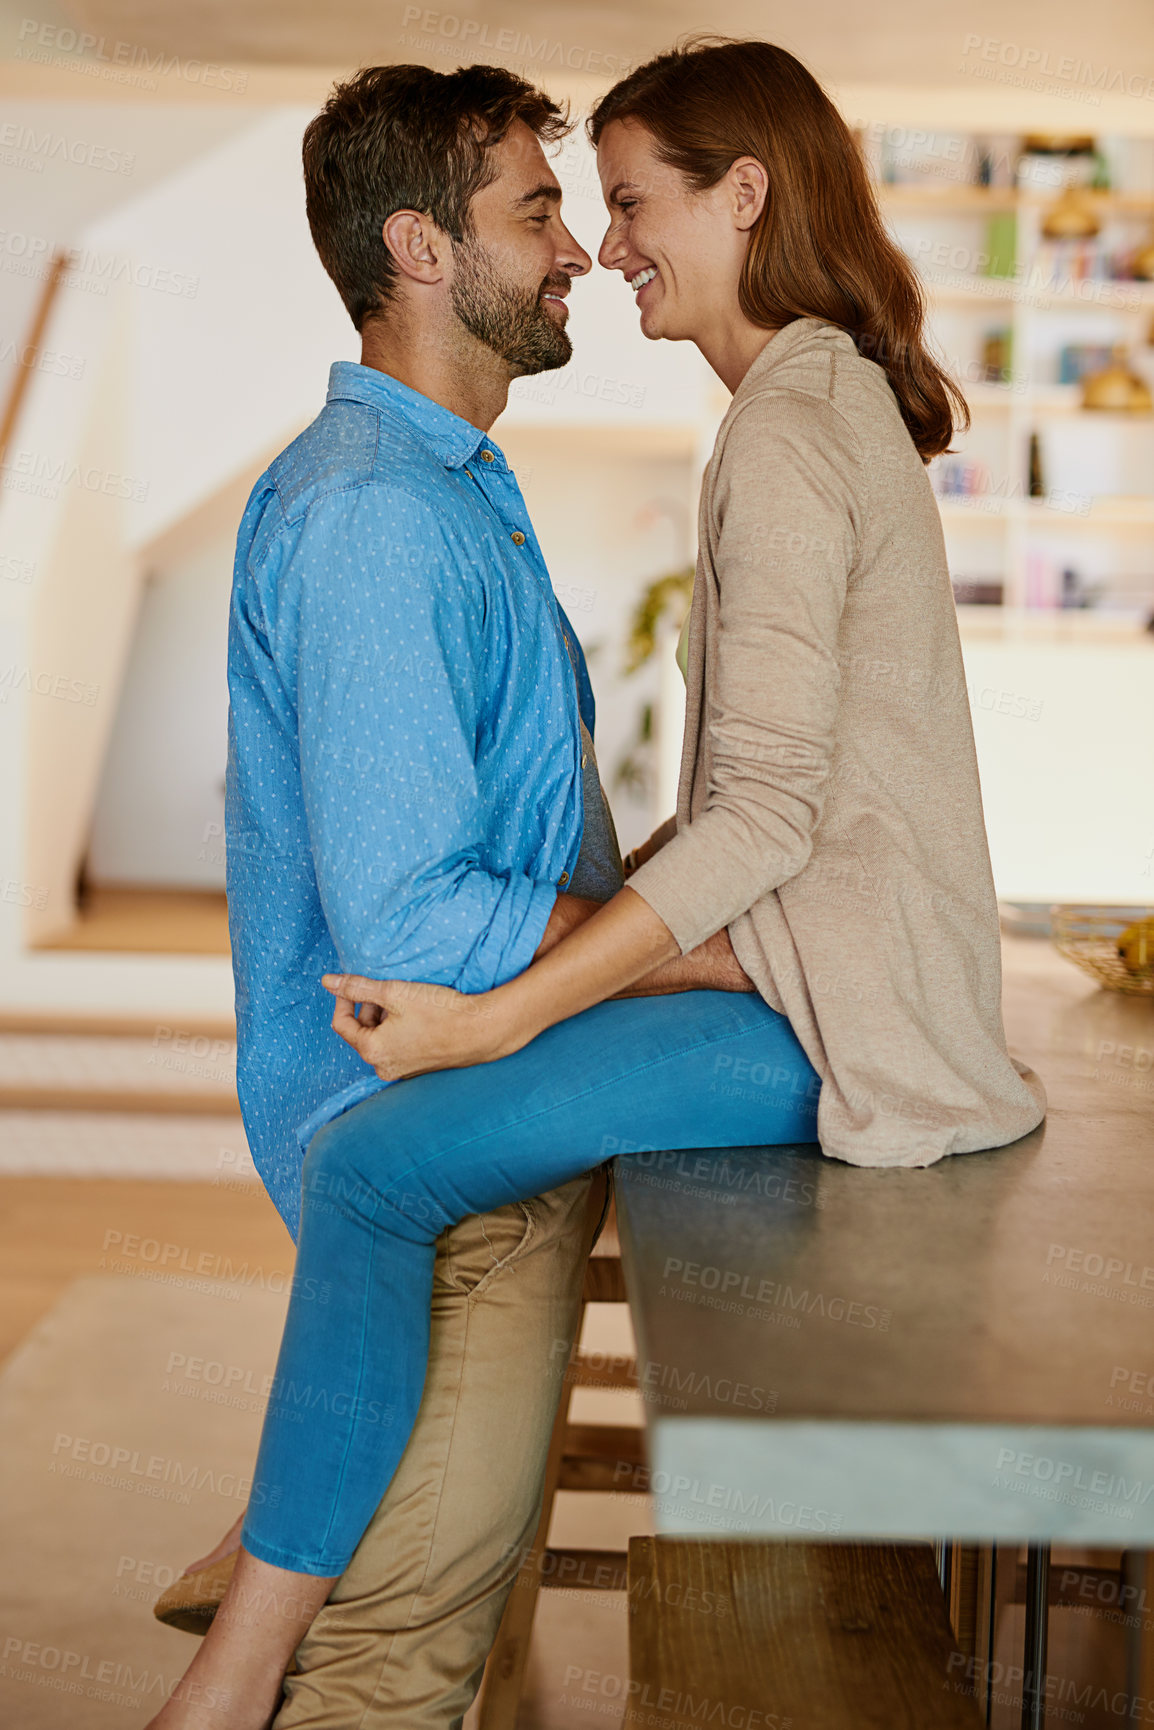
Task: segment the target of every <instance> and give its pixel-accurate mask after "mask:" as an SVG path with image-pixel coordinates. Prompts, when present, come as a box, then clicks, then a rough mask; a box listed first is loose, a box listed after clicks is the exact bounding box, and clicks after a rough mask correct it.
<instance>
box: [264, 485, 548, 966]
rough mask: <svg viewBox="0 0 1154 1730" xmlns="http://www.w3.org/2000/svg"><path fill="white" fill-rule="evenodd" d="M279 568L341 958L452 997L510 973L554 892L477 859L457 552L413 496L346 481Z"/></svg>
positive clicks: (537, 933)
mask: <svg viewBox="0 0 1154 1730" xmlns="http://www.w3.org/2000/svg"><path fill="white" fill-rule="evenodd" d="M291 567H292V568H291V573H287V574H288V575H289V576H290V577H291V584H292V587H293V589H294V590H295V593H296V595H297V597H298V611H297V616H296V618H295V621H294V625H295V629H294V630H293V632H292V636H293V643H294V659H295V666H294V667H293V668H291V669H288V672H289V675H290V688H295V693H296V703H297V723H298V742H299V753H300V776H301V785H302V790H303V795H304V805H305V815H306V819H307V824H308V831H309V838H310V844H311V848H312V856H313V862H314V869H315V872H316V878H317V885H318V889H319V892H320V898H321V903H322V906H323V909H324V914H325V919H326V921H327V923H328V927H329V930H330V932H331V934H332V938H333V942H334V944H335V946H336V949H337V953H338V955H339V957H340V965H341V967H342V968H343V969H344V970H346V971H348V972H353V973H362V974H365V975H366V976H369V977H374V978H390V979H421V980H428V981H430V982H432V983H434V984H441V985H451V986H454V987H456V988H457V989H458V990H460V991H467V992H478V991H486V990H489V989H490V988H491V987H492V986H494V985H497V984H501V983H503V982H504V981H505V980H507V979H511V978H512V977H513V976H514V975H515V974H517V973H520V972H522V971H523V970H524V968H526V967H527V966H528V965H529V963H530V962H531V960H532V959H533V954H534V951H535V950H536V948H537V945H538V943H539V942H540V940H541V936H542V933H543V932H544V929H545V926H546V924H547V922H548V918H549V914H550V911H551V910H552V907H553V903H554V900H555V898H556V889H555V887H554V885H553V884H552V883H547V882H539V881H535V880H534V879H533V878H532V877H530V876H527V875H525V874H524V873H523V872H522V871H520V870H517V869H499V870H498V869H493V868H492V861H487V860H486V859H485V858H484V857H483V854H482V849H481V844H480V839H479V838H480V836H481V835H482V833H483V829H484V823H483V810H482V801H481V798H480V792H479V787H478V779H477V765H476V755H477V739H478V735H479V732H480V730H481V728H482V726H483V723H484V715H483V713H482V712H481V705H482V703H483V697H482V696H481V693H483V692H484V691H485V689H486V688H487V683H488V682H487V680H486V679H485V678H483V677H482V669H483V667H484V657H485V653H486V638H485V628H484V627H485V613H486V596H485V589H484V583H483V578H482V574H481V572H480V570H479V569H478V567H477V562H476V553H475V549H474V550H473V551H472V553H471V552H470V550H469V549H467V548H465V547H463V546H461V545H459V544H458V543H457V541H456V540H455V539H454V537H453V535H452V532H451V530H450V529H449V528H447V527H446V525H445V523H444V522H443V520H442V519H441V518H440V517H439V516H438V514H437V513H436V512H435V511H434V510H432V509H431V508H430V507H429V506H428V505H426V504H423V503H421V502H420V501H418V500H416V499H408V498H400V499H398V497H397V494H396V492H395V490H394V489H386V488H379V487H361V488H357V489H351V490H350V491H349V492H347V493H344V494H340V495H338V496H337V497H335V498H329V499H326V500H324V501H322V503H321V504H320V505H319V506H316V507H314V509H313V511H312V512H310V520H309V522H308V523H307V524H306V527H305V530H304V532H303V533H302V534H301V536H300V538H299V540H298V542H297V545H296V548H295V550H294V554H293V558H292V561H291ZM283 581H284V579H283V578H282V584H283Z"/></svg>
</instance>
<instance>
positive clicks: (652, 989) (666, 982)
mask: <svg viewBox="0 0 1154 1730" xmlns="http://www.w3.org/2000/svg"><path fill="white" fill-rule="evenodd" d="M756 990H757V986H756V985H755V984H754V983H753V980H752V979H751V978H750V977H749V975H748V973H746V971H745V969H744V968H743V967H742V965H741V962H740V961H739V960H738V959H737V956H736V955H735V954H734V953H733V944H732V943H731V942H730V940H729V932H728V931H726V930H724V929H723V930H721V931H715V932H714V934H713V936H712V937H707V938H706V940H705V942H704V943H699V944H698V946H697V948H696V949H691V950H690V951H689V953H688V955H677V956H675V957H674V959H673V960H672V961H666V962H663V963H662V965H661V966H660V967H655V968H654V969H653V972H652V973H647V974H646V975H645V977H644V978H643V979H639V980H638V981H637V983H636V985H631V986H630V987H629V988H628V990H626V991H619V992H618V993H617V995H618V996H619V997H666V996H668V995H669V994H670V993H671V992H673V991H756Z"/></svg>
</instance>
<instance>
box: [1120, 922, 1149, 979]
mask: <svg viewBox="0 0 1154 1730" xmlns="http://www.w3.org/2000/svg"><path fill="white" fill-rule="evenodd" d="M1118 953H1119V955H1120V956H1121V957H1122V962H1123V965H1124V966H1125V968H1126V970H1127V972H1128V973H1133V974H1136V975H1137V976H1138V977H1139V978H1144V979H1149V978H1151V977H1154V914H1152V915H1150V917H1149V918H1146V919H1139V920H1137V921H1136V923H1135V924H1133V925H1128V926H1127V927H1126V929H1125V931H1123V933H1122V935H1121V936H1120V937H1119V939H1118Z"/></svg>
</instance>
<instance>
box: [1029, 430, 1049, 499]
mask: <svg viewBox="0 0 1154 1730" xmlns="http://www.w3.org/2000/svg"><path fill="white" fill-rule="evenodd" d="M1026 491H1027V492H1028V493H1029V495H1030V497H1031V498H1032V499H1044V498H1045V496H1046V480H1045V476H1044V475H1043V473H1042V441H1041V440H1040V439H1039V437H1038V434H1037V432H1032V433H1031V434H1030V472H1029V478H1028V482H1027V486H1026Z"/></svg>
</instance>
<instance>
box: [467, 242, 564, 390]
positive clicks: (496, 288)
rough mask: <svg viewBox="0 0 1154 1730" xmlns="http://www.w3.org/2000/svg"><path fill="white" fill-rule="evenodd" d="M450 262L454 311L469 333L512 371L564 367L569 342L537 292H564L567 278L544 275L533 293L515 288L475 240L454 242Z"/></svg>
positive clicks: (518, 373) (533, 370)
mask: <svg viewBox="0 0 1154 1730" xmlns="http://www.w3.org/2000/svg"><path fill="white" fill-rule="evenodd" d="M453 260H454V270H453V285H452V303H453V311H454V312H455V313H456V315H457V317H458V318H459V319H460V321H461V323H462V324H463V325H464V327H465V329H466V330H467V331H468V332H469V334H470V336H474V337H476V339H477V341H478V342H483V343H484V344H485V346H486V348H491V349H492V350H493V353H494V354H499V355H500V357H501V359H502V360H504V361H507V362H508V364H509V365H510V366H511V367H512V368H513V371H514V374H515V375H519V376H522V377H523V376H524V375H526V374H527V373H534V372H549V371H550V370H551V369H552V368H554V367H558V366H564V365H565V363H566V361H567V360H569V359H570V357H571V356H572V353H573V344H572V343H571V342H570V341H569V337H568V334H567V333H566V331H565V330H564V329H563V327H562V326H561V325H559V324H557V323H556V321H555V320H554V318H553V316H552V314H551V313H550V312H549V311H548V310H547V309H546V307H545V303H544V301H543V300H542V299H541V295H542V293H543V291H544V290H545V289H548V288H551V287H556V288H557V289H559V290H563V291H567V290H568V287H569V278H568V277H567V276H566V277H560V278H557V279H547V280H546V281H545V282H544V283H543V284H542V286H541V288H539V289H537V290H536V291H535V292H533V291H530V290H526V289H523V288H519V287H514V285H513V284H512V283H510V282H505V281H502V279H501V277H500V276H498V274H497V269H496V266H495V265H494V263H493V260H492V257H491V256H490V254H489V253H488V252H486V250H485V248H484V247H483V246H482V245H481V243H480V242H479V241H477V240H465V241H462V242H460V243H459V244H458V245H456V246H454V248H453Z"/></svg>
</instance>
